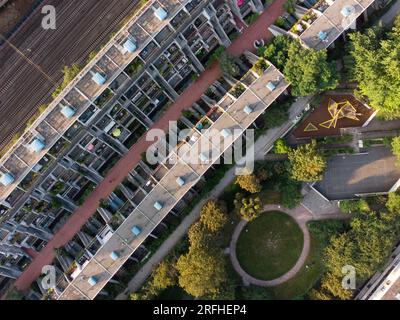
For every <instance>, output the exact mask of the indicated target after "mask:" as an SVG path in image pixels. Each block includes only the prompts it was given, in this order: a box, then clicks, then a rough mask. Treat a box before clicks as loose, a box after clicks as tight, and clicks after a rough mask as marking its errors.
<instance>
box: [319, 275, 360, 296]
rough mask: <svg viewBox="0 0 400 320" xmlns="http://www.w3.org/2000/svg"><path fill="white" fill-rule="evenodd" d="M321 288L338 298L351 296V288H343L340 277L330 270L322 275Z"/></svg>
mask: <svg viewBox="0 0 400 320" xmlns="http://www.w3.org/2000/svg"><path fill="white" fill-rule="evenodd" d="M321 288H322V289H324V290H326V292H329V293H330V294H332V295H333V296H335V297H336V298H338V299H340V300H350V299H351V298H352V296H353V291H352V290H350V289H345V288H343V286H342V277H337V276H335V275H334V274H332V273H330V272H328V273H326V274H325V275H324V276H323V277H322V279H321Z"/></svg>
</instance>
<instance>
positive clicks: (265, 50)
mask: <svg viewBox="0 0 400 320" xmlns="http://www.w3.org/2000/svg"><path fill="white" fill-rule="evenodd" d="M292 41H294V40H293V39H292V38H290V37H288V36H277V37H274V38H273V39H272V41H271V42H270V43H269V44H267V45H266V46H265V47H262V48H260V49H259V53H258V54H259V55H261V56H263V57H264V58H265V59H267V60H268V61H271V62H272V64H273V65H274V66H275V67H277V68H278V69H280V70H283V68H284V67H285V64H286V61H287V59H288V52H289V46H290V44H291V43H292Z"/></svg>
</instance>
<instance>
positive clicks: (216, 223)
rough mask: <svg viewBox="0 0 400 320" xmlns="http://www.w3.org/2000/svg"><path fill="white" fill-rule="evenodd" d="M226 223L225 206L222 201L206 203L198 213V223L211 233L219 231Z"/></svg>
mask: <svg viewBox="0 0 400 320" xmlns="http://www.w3.org/2000/svg"><path fill="white" fill-rule="evenodd" d="M227 221H228V214H227V208H226V204H225V203H224V202H222V201H216V200H210V201H208V202H207V203H206V204H205V205H204V206H203V208H202V209H201V212H200V222H201V223H202V224H203V225H204V226H206V227H207V229H209V230H210V231H211V232H217V231H219V230H221V229H222V228H223V227H224V226H225V224H226V223H227Z"/></svg>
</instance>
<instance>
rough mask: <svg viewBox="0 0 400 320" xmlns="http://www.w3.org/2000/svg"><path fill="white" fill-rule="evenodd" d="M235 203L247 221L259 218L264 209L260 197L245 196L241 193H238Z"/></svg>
mask: <svg viewBox="0 0 400 320" xmlns="http://www.w3.org/2000/svg"><path fill="white" fill-rule="evenodd" d="M234 205H235V208H236V211H237V212H238V213H239V214H240V216H241V217H242V219H244V220H247V221H252V220H255V219H257V218H258V217H259V216H260V214H261V213H262V210H263V205H262V201H261V199H260V198H259V197H244V196H243V195H242V194H241V193H237V194H236V196H235V200H234Z"/></svg>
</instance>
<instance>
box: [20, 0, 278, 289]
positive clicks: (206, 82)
mask: <svg viewBox="0 0 400 320" xmlns="http://www.w3.org/2000/svg"><path fill="white" fill-rule="evenodd" d="M285 1H286V0H275V1H274V3H272V4H271V5H270V6H269V7H268V8H267V9H266V10H265V12H264V13H263V14H262V15H261V16H260V17H259V18H258V19H257V21H256V22H255V23H253V24H252V25H251V26H250V27H248V28H246V29H245V30H244V31H243V33H242V34H241V35H240V37H239V38H237V39H236V40H235V41H234V42H233V43H232V44H231V46H230V47H229V48H228V51H229V52H230V53H231V54H233V55H236V56H238V55H240V54H242V53H244V52H245V51H252V52H255V51H256V50H255V48H254V41H256V40H259V39H264V40H268V39H270V38H272V34H271V33H270V32H269V31H268V27H269V26H270V25H271V24H273V23H274V21H275V20H276V19H277V18H278V17H279V16H280V15H281V14H283V13H284V9H283V4H284V3H285ZM220 77H221V70H220V68H219V65H218V63H217V62H216V63H214V64H213V65H211V66H210V67H209V68H207V69H206V71H205V72H203V74H202V75H201V76H200V77H199V79H197V81H195V82H194V83H193V84H192V85H190V86H189V87H188V88H187V89H186V90H185V91H184V92H183V93H182V95H180V96H179V98H178V99H177V100H176V101H175V103H174V104H173V105H172V106H171V107H170V108H169V109H168V110H167V111H166V112H165V113H164V115H163V116H162V117H161V118H160V119H159V121H158V122H157V123H155V124H154V125H153V126H152V127H151V128H150V129H155V128H157V129H162V130H164V131H165V132H167V130H168V126H169V123H170V121H177V120H178V119H179V118H180V117H181V113H182V110H184V109H186V108H188V107H190V106H192V105H193V103H195V102H196V101H197V100H198V99H199V98H200V97H201V96H202V94H203V93H204V92H205V91H206V90H207V89H208V88H209V87H210V86H211V85H212V83H213V82H214V81H215V80H218V79H219V78H220ZM151 145H152V142H149V141H146V139H145V137H144V136H143V137H142V138H141V139H139V140H138V142H136V144H134V145H133V146H132V148H131V149H130V150H129V152H128V153H127V154H126V155H125V156H124V157H123V158H122V159H121V160H120V161H119V162H118V163H117V164H116V165H115V166H114V167H113V168H112V169H111V170H110V172H109V174H108V175H107V177H106V178H105V179H104V180H103V181H102V182H101V183H100V184H99V185H98V186H97V188H96V189H95V190H94V191H93V192H92V193H91V195H90V196H89V197H88V198H87V199H86V201H85V203H84V204H83V205H82V206H81V207H79V208H78V209H77V210H76V211H75V212H74V213H73V214H72V216H71V217H70V218H69V219H68V220H67V221H66V223H65V224H64V226H63V227H62V228H61V229H60V230H59V231H58V232H57V233H56V234H55V235H54V236H53V238H52V240H51V241H50V242H49V243H48V244H47V245H46V246H45V247H44V248H43V249H42V250H41V251H40V252H39V254H38V255H37V256H36V257H35V258H34V259H33V261H32V262H31V264H30V265H29V266H28V268H27V269H26V270H25V271H24V272H23V273H22V275H21V276H20V277H19V278H18V279H17V280H16V282H15V286H16V288H17V289H18V290H20V291H22V292H26V291H27V290H29V288H30V286H31V284H32V283H33V282H34V281H35V280H36V279H37V278H38V277H39V276H40V274H41V271H42V268H43V266H45V265H49V264H51V263H52V261H53V259H54V256H55V255H54V249H55V248H59V247H62V246H64V245H65V244H66V243H68V242H69V241H70V240H71V239H72V238H73V237H74V236H75V234H76V233H77V232H78V231H79V230H80V229H81V228H82V227H83V226H84V224H85V223H86V221H87V220H88V219H89V218H90V217H91V216H92V215H93V214H94V213H95V212H96V210H97V208H98V206H99V203H100V201H101V200H102V199H106V198H107V197H108V196H109V195H110V194H111V193H112V192H113V191H114V190H115V188H117V187H118V185H119V184H120V183H121V182H122V181H123V180H124V179H125V177H126V176H127V175H128V174H129V172H130V171H131V170H132V169H133V168H135V166H136V165H137V164H138V163H139V162H140V160H141V154H142V153H143V152H145V151H146V150H147V149H148V147H150V146H151Z"/></svg>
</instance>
